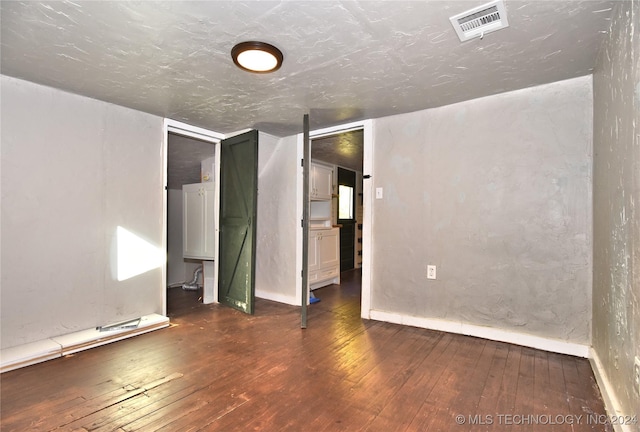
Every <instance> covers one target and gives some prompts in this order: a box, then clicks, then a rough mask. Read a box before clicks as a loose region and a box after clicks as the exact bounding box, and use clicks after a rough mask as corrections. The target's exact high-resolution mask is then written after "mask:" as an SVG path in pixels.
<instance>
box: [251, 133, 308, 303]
mask: <svg viewBox="0 0 640 432" xmlns="http://www.w3.org/2000/svg"><path fill="white" fill-rule="evenodd" d="M299 166H300V163H299V159H298V156H297V137H296V136H291V137H286V138H276V137H273V136H271V135H268V134H265V133H262V132H260V133H259V137H258V226H257V236H258V239H257V243H256V296H257V297H261V298H266V299H269V300H275V301H279V302H283V303H288V304H296V303H297V302H296V283H297V279H299V277H300V275H299V273H297V272H296V259H297V258H296V250H297V248H296V242H297V236H296V227H297V226H299V225H300V223H299V222H296V220H297V216H296V215H297V214H298V213H299V212H298V209H297V208H296V205H297V200H296V194H297V180H296V179H297V175H298V168H299Z"/></svg>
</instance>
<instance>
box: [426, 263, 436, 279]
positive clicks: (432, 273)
mask: <svg viewBox="0 0 640 432" xmlns="http://www.w3.org/2000/svg"><path fill="white" fill-rule="evenodd" d="M435 278H436V266H434V265H427V279H435Z"/></svg>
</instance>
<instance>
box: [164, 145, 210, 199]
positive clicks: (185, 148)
mask: <svg viewBox="0 0 640 432" xmlns="http://www.w3.org/2000/svg"><path fill="white" fill-rule="evenodd" d="M167 147H168V150H167V187H168V188H169V189H182V185H184V184H190V183H199V182H200V168H201V165H200V161H203V160H205V159H208V158H210V157H213V156H215V146H214V145H213V144H211V143H208V142H205V141H199V140H196V139H193V138H187V137H184V136H181V135H174V134H169V145H168V146H167Z"/></svg>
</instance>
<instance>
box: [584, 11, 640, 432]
mask: <svg viewBox="0 0 640 432" xmlns="http://www.w3.org/2000/svg"><path fill="white" fill-rule="evenodd" d="M639 22H640V3H639V2H638V1H633V2H631V1H625V2H620V3H619V4H618V5H617V6H616V9H615V14H614V18H613V21H612V23H613V24H612V29H611V33H610V35H609V38H608V40H607V41H606V43H605V45H604V46H603V49H602V51H601V52H600V56H599V58H598V64H597V67H596V71H595V73H594V181H593V184H594V188H593V200H594V239H593V241H594V251H593V348H594V350H595V351H596V353H597V355H598V357H599V359H600V360H601V362H602V365H603V367H604V369H605V371H604V372H605V373H606V375H607V378H608V380H609V382H610V383H611V385H612V387H613V391H614V392H615V397H616V398H617V399H618V401H619V402H620V405H621V407H622V409H623V410H624V413H625V414H628V415H634V414H635V415H640V411H639V410H640V397H639V396H638V394H637V393H635V391H634V390H633V385H632V383H633V358H634V356H640V303H639V302H640V241H639V240H638V239H640V213H639V211H638V204H639V203H640V138H639V135H640V49H639V48H638V47H639V46H640V36H639V35H638V31H639V28H638V23H639ZM638 430H640V429H638Z"/></svg>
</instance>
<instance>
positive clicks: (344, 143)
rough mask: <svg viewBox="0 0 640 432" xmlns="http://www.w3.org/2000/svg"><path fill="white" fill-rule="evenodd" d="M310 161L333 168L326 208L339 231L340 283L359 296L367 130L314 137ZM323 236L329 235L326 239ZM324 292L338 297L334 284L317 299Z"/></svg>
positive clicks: (354, 130) (326, 288)
mask: <svg viewBox="0 0 640 432" xmlns="http://www.w3.org/2000/svg"><path fill="white" fill-rule="evenodd" d="M311 162H312V163H320V164H324V165H326V166H329V167H331V169H332V182H331V184H332V185H333V186H332V194H331V198H330V200H329V202H327V205H329V206H330V212H331V226H332V227H334V229H335V228H337V229H338V230H339V235H338V238H339V247H338V251H339V271H340V280H341V281H344V282H346V284H345V288H346V286H348V287H349V291H353V290H354V287H357V288H356V290H357V291H358V292H357V294H358V297H360V295H361V287H362V271H361V269H362V242H363V223H364V220H363V216H364V205H363V204H364V200H363V162H364V128H363V127H358V128H354V129H352V130H347V131H338V132H334V133H329V134H326V135H322V136H318V137H315V138H313V137H312V139H311ZM312 216H313V215H312ZM321 229H322V228H321ZM324 237H326V235H325V236H323V239H324ZM323 290H324V292H325V293H326V295H329V296H331V298H335V295H334V294H333V293H334V292H335V290H336V286H335V285H328V286H327V287H319V288H317V289H315V290H314V291H313V293H314V297H317V298H319V299H320V300H322V297H323ZM330 293H331V294H330ZM352 294H353V293H352ZM359 303H360V302H359Z"/></svg>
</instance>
